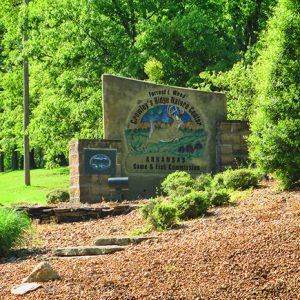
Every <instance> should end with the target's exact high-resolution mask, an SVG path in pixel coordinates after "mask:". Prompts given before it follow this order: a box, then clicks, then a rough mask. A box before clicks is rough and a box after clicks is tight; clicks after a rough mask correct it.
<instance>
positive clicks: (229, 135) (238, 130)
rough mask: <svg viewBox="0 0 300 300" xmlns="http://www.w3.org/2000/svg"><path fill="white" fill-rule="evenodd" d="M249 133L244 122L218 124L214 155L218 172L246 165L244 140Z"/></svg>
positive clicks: (246, 152)
mask: <svg viewBox="0 0 300 300" xmlns="http://www.w3.org/2000/svg"><path fill="white" fill-rule="evenodd" d="M249 133H250V131H249V126H248V123H247V122H245V121H225V122H220V123H219V124H218V134H217V153H216V155H217V170H218V171H222V170H224V169H226V168H228V167H233V168H236V167H237V166H239V165H246V164H247V160H248V146H247V143H246V138H247V137H248V136H249Z"/></svg>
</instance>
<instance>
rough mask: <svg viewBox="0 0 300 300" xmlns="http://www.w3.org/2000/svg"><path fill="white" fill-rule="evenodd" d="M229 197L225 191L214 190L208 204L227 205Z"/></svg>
mask: <svg viewBox="0 0 300 300" xmlns="http://www.w3.org/2000/svg"><path fill="white" fill-rule="evenodd" d="M229 200H230V195H229V194H228V193H227V191H226V190H214V191H212V193H211V195H210V203H211V205H212V206H223V205H228V203H229Z"/></svg>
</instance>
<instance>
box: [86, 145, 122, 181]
mask: <svg viewBox="0 0 300 300" xmlns="http://www.w3.org/2000/svg"><path fill="white" fill-rule="evenodd" d="M116 160H117V150H116V149H84V166H85V174H86V175H111V176H115V175H116Z"/></svg>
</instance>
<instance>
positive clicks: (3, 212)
mask: <svg viewBox="0 0 300 300" xmlns="http://www.w3.org/2000/svg"><path fill="white" fill-rule="evenodd" d="M30 229H31V220H30V219H29V217H28V216H27V215H26V214H24V213H20V212H17V211H15V210H13V209H7V208H0V257H1V256H4V255H6V254H7V253H8V251H9V250H10V249H11V248H12V247H14V246H17V245H20V244H22V242H23V241H24V240H25V238H26V234H28V232H29V230H30Z"/></svg>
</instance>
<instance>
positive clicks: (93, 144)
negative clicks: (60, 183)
mask: <svg viewBox="0 0 300 300" xmlns="http://www.w3.org/2000/svg"><path fill="white" fill-rule="evenodd" d="M85 149H116V150H117V161H116V176H122V170H121V159H122V151H121V141H119V140H92V139H91V140H88V139H81V140H74V141H71V142H70V144H69V161H70V201H71V202H73V203H79V202H86V203H97V202H100V201H102V200H103V199H106V200H107V199H110V195H111V193H110V191H109V187H108V183H107V180H108V178H109V177H110V175H87V174H86V172H85V157H84V153H85Z"/></svg>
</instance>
